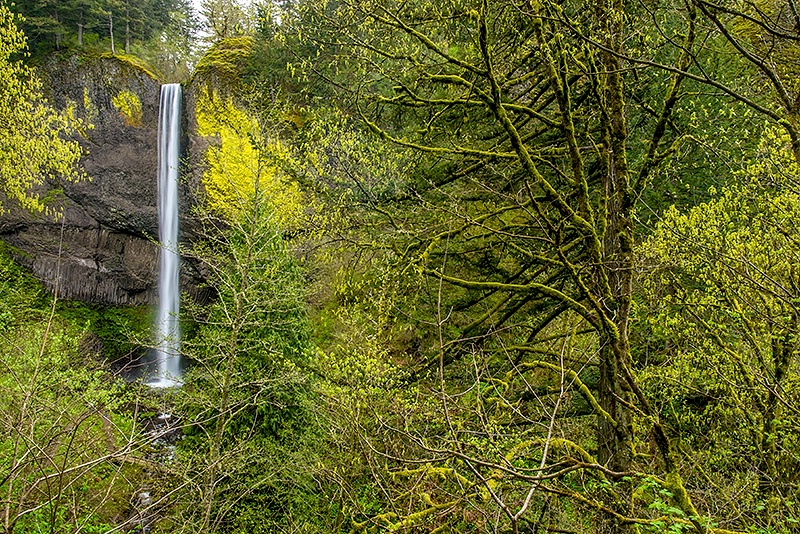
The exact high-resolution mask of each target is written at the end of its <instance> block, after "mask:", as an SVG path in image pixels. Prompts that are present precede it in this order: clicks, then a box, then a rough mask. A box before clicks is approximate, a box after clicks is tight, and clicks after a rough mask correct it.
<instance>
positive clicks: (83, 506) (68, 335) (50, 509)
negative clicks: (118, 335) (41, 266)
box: [0, 249, 141, 533]
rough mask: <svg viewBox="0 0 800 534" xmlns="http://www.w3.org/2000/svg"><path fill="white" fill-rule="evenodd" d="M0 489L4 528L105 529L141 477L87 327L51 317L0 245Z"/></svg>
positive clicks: (117, 387) (113, 383) (128, 427)
mask: <svg viewBox="0 0 800 534" xmlns="http://www.w3.org/2000/svg"><path fill="white" fill-rule="evenodd" d="M0 271H1V272H2V275H3V276H2V277H0V280H2V282H1V283H0V308H2V309H3V314H2V319H0V371H2V372H0V389H2V391H3V395H2V396H0V465H1V466H2V471H0V481H2V482H0V492H2V494H3V495H4V500H3V505H2V512H3V520H2V521H3V523H2V524H3V529H4V531H5V532H12V531H13V532H22V533H34V532H42V531H47V532H63V531H73V530H76V529H81V530H82V531H87V532H99V531H105V530H106V529H108V528H110V525H111V524H112V523H113V522H115V521H118V520H119V517H120V515H121V514H124V513H125V511H126V510H127V508H128V506H129V497H130V494H131V492H132V491H133V489H134V487H135V484H137V482H138V480H139V479H140V478H139V477H140V476H141V470H140V469H139V468H138V467H135V466H134V465H133V464H127V463H124V462H120V460H121V459H123V458H126V457H128V456H129V455H131V454H132V453H133V452H134V451H135V450H136V448H137V445H138V443H137V442H136V440H137V439H138V435H137V433H136V432H135V431H134V426H133V424H132V421H131V420H130V419H129V418H128V416H127V414H126V405H127V403H128V402H129V400H130V396H129V395H128V393H129V392H128V391H127V389H126V388H125V387H124V385H123V384H122V383H121V382H119V381H117V380H115V379H114V378H113V377H112V376H110V375H109V373H108V372H107V370H106V369H105V368H104V367H102V366H101V365H100V364H99V363H98V358H99V356H100V355H99V354H98V353H96V352H94V346H93V344H92V343H90V342H89V343H87V341H90V338H91V336H90V334H89V332H88V330H87V327H86V324H85V323H84V322H83V321H82V320H80V319H78V318H77V317H76V316H75V315H74V314H70V313H60V312H59V313H55V314H53V312H54V311H55V310H54V309H53V308H52V306H53V303H52V299H51V298H50V297H48V296H46V293H45V291H44V288H43V287H42V286H41V284H39V283H37V282H35V281H34V280H33V279H32V277H31V276H30V275H28V274H27V273H25V272H24V271H23V270H22V269H21V268H20V267H19V266H17V265H16V264H14V262H13V261H12V260H11V258H10V256H9V255H8V254H7V251H6V250H5V249H3V250H2V251H0Z"/></svg>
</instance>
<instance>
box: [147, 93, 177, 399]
mask: <svg viewBox="0 0 800 534" xmlns="http://www.w3.org/2000/svg"><path fill="white" fill-rule="evenodd" d="M180 126H181V86H180V84H177V83H172V84H166V85H162V86H161V104H160V109H159V117H158V239H159V243H160V245H161V261H160V266H159V275H158V318H157V320H156V340H155V341H156V350H155V356H156V363H157V365H158V370H157V372H156V375H155V376H153V377H151V378H150V380H148V384H149V385H150V386H152V387H172V386H179V385H181V383H182V380H181V362H180V358H181V356H180V351H181V340H180V327H179V323H178V314H179V312H180V286H179V280H178V271H179V269H180V257H179V254H178V158H179V156H180V137H181V136H180V133H181V132H180Z"/></svg>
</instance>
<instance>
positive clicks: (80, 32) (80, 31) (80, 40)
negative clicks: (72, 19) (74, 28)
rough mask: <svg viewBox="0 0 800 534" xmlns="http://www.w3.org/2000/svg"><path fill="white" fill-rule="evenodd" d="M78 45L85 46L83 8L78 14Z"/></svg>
mask: <svg viewBox="0 0 800 534" xmlns="http://www.w3.org/2000/svg"><path fill="white" fill-rule="evenodd" d="M78 46H83V8H81V11H80V15H79V16H78Z"/></svg>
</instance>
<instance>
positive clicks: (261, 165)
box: [196, 91, 305, 228]
mask: <svg viewBox="0 0 800 534" xmlns="http://www.w3.org/2000/svg"><path fill="white" fill-rule="evenodd" d="M196 113H197V123H198V133H199V134H200V135H203V136H208V137H215V138H216V139H217V140H218V143H217V144H216V146H211V147H210V148H209V149H208V150H207V151H206V154H205V162H206V165H207V167H206V171H205V172H204V173H203V187H204V190H205V191H204V192H205V195H206V205H207V207H208V208H209V209H210V210H211V211H213V212H215V213H216V214H218V215H221V216H223V217H225V218H229V219H235V218H237V217H239V214H240V213H241V212H242V211H243V210H247V209H249V205H250V203H251V202H252V197H253V196H254V195H256V194H258V195H264V198H265V199H267V200H266V201H267V202H268V203H269V206H270V209H271V210H272V213H273V216H274V217H275V222H276V224H279V225H281V226H282V227H284V228H290V227H294V226H297V225H298V224H299V223H300V220H301V218H302V214H303V207H304V203H305V200H304V195H303V194H302V193H301V191H300V189H299V188H298V186H297V185H296V184H295V183H294V182H293V181H291V180H289V179H288V178H289V177H288V176H287V174H286V172H285V171H284V169H286V168H288V167H291V166H292V165H293V155H292V153H291V152H290V150H289V149H288V148H287V147H286V145H285V144H284V143H282V142H281V141H280V140H279V139H277V138H273V137H271V136H269V134H268V132H267V131H265V128H266V127H267V126H268V125H266V124H263V120H260V119H258V118H256V117H253V116H252V115H251V114H249V113H248V112H247V111H245V110H242V109H241V108H239V107H237V106H236V104H235V103H234V101H233V99H232V98H231V97H222V96H220V95H218V94H217V93H216V92H212V91H209V92H207V93H202V94H201V96H200V97H199V98H198V101H197V105H196Z"/></svg>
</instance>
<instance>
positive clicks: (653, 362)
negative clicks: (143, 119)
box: [0, 0, 800, 534]
mask: <svg viewBox="0 0 800 534" xmlns="http://www.w3.org/2000/svg"><path fill="white" fill-rule="evenodd" d="M133 4H134V2H125V1H123V0H114V1H113V2H112V1H111V0H106V1H89V0H85V1H71V2H58V3H56V2H48V1H46V0H38V1H36V2H31V3H27V4H26V5H25V7H23V8H17V9H19V10H21V11H23V12H24V13H23V14H24V15H25V17H26V19H25V21H24V22H23V23H22V24H23V25H22V26H21V27H22V28H23V30H24V31H25V32H26V33H27V34H29V40H30V42H31V43H32V48H33V51H34V55H39V54H44V53H45V52H48V51H52V50H57V49H59V48H62V47H74V46H83V45H84V44H85V43H87V42H89V41H90V40H92V39H96V40H97V41H98V42H100V41H102V40H103V39H106V37H108V39H109V40H110V42H114V39H115V37H113V36H112V32H113V33H114V35H117V36H121V37H117V38H118V39H123V40H124V43H125V49H126V50H128V51H135V48H136V46H137V45H138V44H141V45H142V47H143V48H142V49H141V50H146V49H147V47H148V46H150V47H151V48H150V50H151V51H152V50H153V48H152V43H159V42H160V43H166V42H178V41H170V40H169V38H168V37H167V36H170V35H171V36H173V37H174V36H184V37H187V38H188V36H189V34H190V33H191V32H192V31H195V30H192V29H191V28H192V27H193V26H191V24H195V22H192V21H193V20H194V19H193V17H192V15H191V9H190V7H189V6H188V4H187V3H186V2H182V1H178V0H154V1H153V2H150V3H147V2H138V3H135V4H136V5H135V6H134V5H133ZM0 13H2V11H0ZM201 13H202V14H203V16H204V17H205V23H204V24H205V26H204V27H205V32H206V33H205V40H206V41H208V42H209V43H213V44H212V45H211V47H210V48H209V50H208V51H207V53H206V55H205V56H204V57H203V58H202V59H201V60H200V61H199V62H198V63H197V69H196V70H195V72H194V77H193V79H192V81H191V82H190V84H189V85H190V87H191V88H192V89H193V90H195V91H196V94H197V95H198V96H197V98H196V100H195V105H196V106H197V109H196V111H197V117H196V118H197V121H198V131H197V132H193V134H195V133H196V135H197V136H198V137H199V138H202V139H203V142H205V143H207V144H208V146H209V147H210V148H208V150H207V151H206V152H205V154H204V157H203V159H202V162H201V164H202V174H201V176H202V180H200V181H201V182H202V184H203V188H202V192H198V198H200V199H202V200H203V201H204V202H205V205H203V206H201V207H200V208H199V209H198V210H197V211H196V212H194V213H192V217H193V223H194V224H195V226H194V228H195V231H196V236H195V239H194V241H193V242H192V243H187V246H186V250H185V253H186V256H187V258H192V261H194V262H196V264H197V265H200V267H198V270H199V271H200V272H202V273H204V275H205V277H206V280H207V283H208V286H209V288H210V289H211V290H212V292H213V294H214V298H213V299H211V302H203V301H201V300H200V299H193V298H192V297H190V296H189V295H187V296H185V297H184V299H185V300H186V301H187V302H186V304H187V309H188V310H190V313H189V314H187V318H186V319H185V321H186V323H187V326H188V328H186V340H185V346H186V347H187V348H186V355H187V356H188V357H190V358H191V360H192V361H193V362H194V365H193V366H192V367H190V369H189V371H188V372H187V377H186V382H185V386H184V387H183V388H182V389H180V390H176V391H171V392H167V393H165V394H164V395H163V396H157V395H152V394H149V393H147V392H142V391H141V390H137V389H136V386H134V385H130V384H128V385H121V384H119V383H115V384H116V385H115V386H113V387H118V388H120V389H121V390H124V391H126V392H128V394H130V395H132V396H136V398H137V399H140V400H141V402H142V405H143V406H147V407H148V409H150V410H151V411H152V410H156V407H157V408H158V409H161V408H162V407H164V406H166V409H168V410H172V409H175V410H176V412H179V413H180V414H181V417H183V418H184V419H183V420H182V422H181V425H180V428H179V433H180V435H181V436H182V438H181V440H179V441H178V442H177V445H176V448H175V451H176V452H175V454H176V456H175V460H174V461H173V460H170V461H161V463H159V462H153V461H152V456H147V453H145V452H143V451H145V450H146V449H147V448H148V447H149V445H146V443H147V442H146V437H145V436H144V433H142V434H137V433H136V432H135V431H133V430H131V431H130V432H128V433H123V435H124V436H126V438H127V439H128V441H127V442H126V443H125V447H127V448H125V451H127V452H124V453H123V452H119V453H118V454H119V455H120V456H121V457H124V458H126V461H129V462H130V464H131V465H136V466H141V465H146V466H148V469H149V470H150V471H149V472H148V473H147V474H143V473H140V472H137V471H136V470H135V469H132V470H131V471H130V472H128V471H125V477H127V478H125V480H132V481H135V482H132V483H131V485H130V487H128V488H127V489H126V488H122V489H120V488H119V487H117V486H115V485H110V484H109V483H108V479H107V478H104V477H102V476H98V477H96V478H95V479H94V481H92V482H87V483H88V484H90V485H92V484H97V485H99V486H100V487H104V488H106V489H107V490H108V495H109V496H110V495H112V494H113V495H119V494H125V495H133V494H134V493H135V491H139V486H142V485H144V484H145V483H143V482H141V480H142V479H141V478H137V477H147V476H149V477H152V478H150V479H148V482H147V483H146V485H147V488H148V491H149V492H150V493H152V495H153V496H156V499H155V502H157V503H158V504H157V505H153V506H152V507H149V506H150V505H147V506H145V508H146V509H147V510H148V511H149V512H152V514H151V515H150V516H148V517H152V518H153V519H152V521H153V523H152V525H148V528H152V529H153V531H154V532H175V531H186V532H219V533H223V532H225V533H234V532H242V531H249V532H260V531H263V532H275V531H281V532H294V531H297V532H353V533H361V532H365V533H372V532H398V531H402V532H432V533H433V532H437V533H438V532H487V533H488V532H492V533H496V532H502V533H513V534H519V533H523V532H524V533H539V532H561V533H578V532H581V533H582V532H597V533H599V534H610V533H613V534H618V533H619V534H633V533H637V534H639V533H642V534H643V533H650V532H652V533H656V532H659V533H660V532H672V533H681V532H694V533H697V534H707V533H711V534H730V533H742V534H744V533H749V534H777V533H781V534H783V533H790V532H795V531H796V530H797V525H798V523H800V509H798V504H797V503H798V502H800V501H798V498H800V487H798V476H797V473H798V470H800V458H798V455H797V448H798V438H797V436H798V435H800V433H799V432H800V404H798V400H797V399H798V393H800V391H798V387H800V375H799V374H798V372H800V368H798V348H799V347H798V325H800V313H798V312H799V310H798V302H800V300H798V297H799V296H800V280H798V258H800V235H798V231H797V226H798V225H797V220H798V217H800V203H799V202H800V197H799V196H798V195H799V194H800V190H798V173H799V172H800V84H799V83H798V79H799V78H798V74H800V66H798V64H797V63H798V58H799V57H800V56H798V55H797V45H798V42H800V7H798V6H797V5H796V3H795V2H794V0H758V1H738V0H732V1H730V2H720V3H715V2H711V1H707V0H686V1H676V0H655V1H647V2H623V1H622V0H604V1H601V2H588V1H582V0H567V1H555V0H552V1H551V0H542V1H539V2H518V1H516V0H493V1H490V0H446V1H441V2H439V1H436V2H433V1H425V0H414V1H410V2H402V3H397V2H391V1H388V0H386V1H385V0H359V1H350V0H337V1H331V2H327V1H320V2H317V1H313V0H309V1H303V0H298V1H295V2H292V1H286V2H257V3H256V5H255V6H254V10H252V11H247V10H246V9H244V7H243V6H242V4H240V3H239V2H236V1H233V0H207V1H205V2H203V3H202V8H201ZM253 13H255V14H256V15H255V17H254V16H253ZM9 20H10V19H9ZM7 28H8V31H7V32H6V33H4V34H2V36H0V37H2V38H3V43H2V45H3V46H5V47H6V48H4V49H3V50H8V53H7V54H6V55H5V56H3V57H5V58H6V62H5V63H6V65H7V66H8V68H9V69H10V70H9V71H8V72H10V73H11V74H10V75H9V76H10V77H9V80H12V81H13V80H20V79H28V78H26V77H25V76H27V75H28V73H29V71H28V70H25V69H27V67H23V66H22V65H21V64H20V63H18V62H16V63H15V62H14V61H13V57H11V55H13V54H17V53H19V50H20V46H21V43H22V37H21V35H20V34H19V32H17V31H15V30H14V29H13V24H11V23H10V22H9V23H8V24H7ZM186 32H189V33H186ZM90 36H93V37H90ZM121 42H123V41H121ZM147 43H150V45H147ZM167 48H168V47H167ZM173 73H174V74H176V75H177V74H178V73H179V71H178V70H173ZM187 76H188V74H187ZM9 83H11V82H9ZM30 87H31V88H29V89H25V91H23V92H22V93H20V94H22V95H23V96H22V97H21V98H22V100H23V101H24V102H28V103H31V102H32V103H34V104H35V103H38V102H39V101H40V100H39V98H38V97H37V96H36V95H37V92H36V89H37V86H35V85H33V86H30ZM31 105H33V104H31ZM31 109H33V108H31ZM36 109H38V108H36ZM30 113H33V112H30ZM32 116H34V115H32ZM50 116H51V115H47V117H50ZM53 116H55V115H53ZM53 120H55V119H53ZM64 120H67V119H64ZM35 123H36V124H41V120H39V119H37V120H36V121H35ZM36 157H37V158H40V156H38V155H37V156H36ZM69 157H70V155H69V154H66V155H65V154H61V155H59V154H54V158H56V159H55V160H54V161H58V162H60V163H59V164H66V163H69V162H73V160H71V159H69ZM37 161H38V160H37ZM4 168H9V167H8V166H6V167H3V166H0V172H2V169H4ZM0 177H2V178H3V180H4V182H3V184H4V186H5V187H6V188H7V190H8V191H12V189H9V187H11V186H10V185H9V184H13V183H14V182H13V177H12V176H11V175H10V174H8V173H7V174H5V175H0ZM7 270H8V271H9V272H10V273H12V272H13V273H16V271H14V270H13V267H11V266H10V264H9V266H7ZM14 275H15V276H21V275H17V274H14ZM0 295H2V296H3V298H4V299H6V300H7V301H8V302H11V303H13V306H10V307H9V309H10V310H12V311H11V312H10V313H11V314H12V316H11V318H9V319H8V320H7V324H9V325H11V324H14V325H19V326H18V327H16V328H18V329H17V330H14V333H13V335H16V336H22V335H24V332H25V331H26V330H25V329H26V328H31V327H30V325H27V326H26V323H24V321H23V320H22V319H21V318H20V317H22V312H18V311H17V310H18V309H20V307H21V305H20V304H19V300H20V299H19V298H17V297H14V294H13V292H9V291H8V290H6V293H3V294H0ZM15 299H16V300H15ZM52 309H53V310H56V309H57V307H56V306H55V305H54V306H53V308H52ZM53 313H55V311H54V312H53ZM5 331H6V332H11V331H12V330H5ZM31 331H33V330H31ZM63 331H64V332H70V333H71V332H73V330H70V329H69V327H64V330H63ZM36 332H37V336H38V335H41V334H40V333H38V331H36ZM8 335H9V336H12V334H8ZM65 335H66V334H65ZM76 335H77V334H76ZM45 346H46V344H45V343H43V344H42V347H45ZM65 346H68V344H67V345H65ZM42 351H43V352H42V354H45V352H46V351H44V349H42ZM33 353H34V351H31V350H28V351H27V353H26V354H27V356H25V357H26V358H28V359H30V358H35V356H31V354H33ZM98 357H99V358H100V359H102V355H100V356H98ZM95 363H96V362H95ZM76 365H77V364H76ZM86 365H88V364H86V363H85V362H84V366H86ZM6 366H7V367H9V368H10V367H11V365H10V364H6ZM32 367H33V368H35V366H32ZM83 368H84V369H85V367H83ZM15 369H16V368H15ZM15 372H18V373H21V374H22V373H23V372H24V371H16V370H15ZM29 373H30V372H29ZM25 376H27V377H29V378H28V380H29V381H28V382H25V381H23V380H20V381H19V383H20V384H25V383H30V384H34V383H35V381H36V377H37V375H36V373H35V372H34V373H33V374H28V375H25ZM30 377H32V378H30ZM92 387H93V388H100V389H102V388H108V387H110V386H108V385H107V384H97V385H94V386H92ZM29 391H39V390H38V388H32V389H30V390H29ZM115 391H116V390H115ZM26 395H28V396H29V397H31V396H32V395H33V393H26V390H25V389H24V388H21V389H20V393H19V394H18V397H19V398H21V399H25V398H26ZM137 402H139V400H137ZM134 404H135V405H136V406H137V409H138V406H139V405H138V404H136V403H134V402H133V401H131V403H130V404H129V405H134ZM18 405H19V406H23V407H24V406H25V404H24V402H23V401H21V404H20V403H18V404H15V405H14V406H12V408H14V409H16V406H18ZM109 406H110V408H109V410H112V412H111V413H112V415H111V416H113V417H114V418H119V419H120V420H126V421H128V423H127V424H128V425H130V427H135V426H136V423H137V422H138V419H136V418H137V417H138V415H132V414H131V413H127V412H126V411H125V410H126V408H125V407H124V406H119V405H117V404H113V403H109ZM12 408H9V409H8V412H9V413H14V414H15V416H18V417H19V420H25V417H31V415H30V413H29V412H28V411H26V410H27V409H25V410H22V411H21V412H14V409H12ZM111 416H110V417H111ZM43 417H46V416H43ZM37 425H38V426H37ZM40 426H42V427H46V421H45V422H41V421H39V420H37V422H36V424H35V425H34V424H31V425H30V427H31V428H40ZM4 428H6V427H4ZM10 428H13V425H7V428H6V429H5V430H4V432H6V434H5V435H4V439H6V442H4V443H6V445H7V446H5V447H4V448H2V449H0V451H5V452H3V453H2V454H6V455H7V456H8V457H9V458H11V460H10V461H9V462H7V463H8V465H12V466H21V465H23V464H24V462H23V461H22V460H23V458H22V457H21V455H20V454H19V453H18V452H15V451H20V450H23V449H22V448H20V447H21V446H11V445H10V444H12V443H17V444H19V443H21V441H20V439H21V438H19V435H18V434H14V433H13V432H12V431H11V430H9V429H10ZM120 428H128V427H127V426H125V424H122V423H120ZM43 435H45V434H43ZM98 435H99V436H100V437H102V435H101V434H100V433H98ZM114 435H116V434H114ZM14 436H16V437H14ZM14 439H16V441H13V440H14ZM53 439H55V438H53ZM116 439H118V440H121V439H122V438H121V437H119V436H118V437H117V438H116ZM29 441H30V442H32V443H35V441H36V438H35V437H31V438H30V439H29ZM26 443H27V442H26ZM132 443H136V444H139V445H140V446H138V447H135V446H133V445H131V444H132ZM120 447H122V446H120ZM30 450H32V451H33V450H35V448H31V449H30ZM53 450H59V451H60V450H61V449H58V447H55V448H54V449H53ZM113 450H114V451H122V450H123V449H122V448H117V449H113ZM8 451H11V452H8ZM30 454H32V455H33V454H34V453H33V452H31V453H30ZM59 454H60V453H59ZM94 454H95V455H99V454H100V453H94ZM112 456H114V458H116V457H117V452H114V454H112ZM37 458H38V456H37ZM64 458H65V460H64V463H63V465H65V466H66V465H68V464H69V461H67V460H68V459H70V458H71V457H69V454H68V453H66V452H65V453H64ZM103 458H105V457H103ZM102 461H105V459H104V460H102ZM15 469H16V470H14V469H12V471H11V473H10V475H9V476H7V477H6V478H5V482H2V484H0V489H1V490H2V493H3V494H5V495H9V497H8V499H7V501H8V504H6V508H7V509H8V510H10V509H11V508H13V506H12V504H10V503H12V502H13V503H14V506H16V507H17V508H15V510H19V513H18V517H19V518H20V519H19V521H20V524H25V521H28V520H30V521H34V519H23V518H24V517H25V516H26V514H27V512H26V511H25V509H24V508H25V507H24V505H25V504H26V502H27V501H25V502H23V501H24V499H23V493H24V491H23V489H20V488H34V489H37V488H39V486H37V484H38V482H37V481H38V480H43V479H46V480H51V479H54V478H57V476H56V475H51V474H50V473H51V471H47V472H46V473H45V471H44V470H43V471H42V473H44V474H42V475H41V477H40V478H39V479H37V478H36V477H35V476H33V475H31V476H29V477H28V478H25V476H23V474H26V475H27V472H26V471H25V470H24V469H23V468H22V467H15ZM48 469H49V468H48ZM65 469H66V468H65ZM53 472H57V469H56V470H55V471H53ZM119 472H120V473H122V470H120V471H119ZM120 476H122V475H120ZM42 477H44V478H42ZM115 480H116V479H115ZM26 481H28V482H26ZM26 483H27V484H28V485H27V486H26V485H25V484H26ZM103 484H105V486H103ZM120 484H121V483H120ZM137 484H139V486H137ZM122 485H123V486H124V484H122ZM134 486H136V489H134ZM53 487H56V486H55V485H54V486H53ZM14 488H17V489H16V490H15V489H14ZM62 489H63V488H58V487H57V488H56V493H57V494H58V496H57V497H48V498H47V499H44V497H42V499H43V501H42V502H45V503H46V505H45V504H41V505H39V504H36V503H33V504H29V506H30V507H31V508H33V507H35V506H41V507H43V509H47V510H52V516H51V522H50V524H51V525H54V524H55V523H56V519H55V518H56V517H58V518H59V521H61V520H63V521H64V524H67V523H69V522H70V521H72V522H73V523H74V524H75V525H78V524H81V523H80V522H82V521H85V522H89V523H91V522H92V521H95V519H96V523H97V524H98V525H99V524H101V523H102V524H104V523H103V522H108V521H112V520H111V519H110V518H111V516H112V515H113V514H106V515H103V514H102V513H100V512H98V517H97V518H95V519H92V518H88V519H87V516H86V515H85V514H83V511H84V508H81V507H82V506H84V505H80V506H79V505H78V504H74V505H70V504H67V503H66V502H62V500H61V498H60V495H61V493H59V492H61V491H62ZM64 491H66V490H65V489H64ZM126 491H127V492H128V493H127V494H126V493H125V492H126ZM15 492H16V493H15ZM29 494H31V495H33V494H36V495H37V496H38V495H39V494H38V493H36V492H34V491H33V490H31V491H29V492H28V493H24V495H25V496H27V495H29ZM42 494H44V492H42ZM48 495H49V494H48ZM26 498H27V497H26ZM136 499H138V497H136V498H133V497H130V498H129V501H130V502H134V501H136ZM111 500H113V499H111V498H110V497H109V502H110V501H111ZM122 500H124V499H122ZM89 501H90V500H86V501H85V502H89ZM79 502H84V501H81V500H80V499H78V498H75V499H73V503H79ZM136 502H139V501H136ZM70 506H72V508H70ZM137 506H139V505H138V504H137ZM142 506H144V505H142ZM59 507H61V508H59ZM148 507H149V508H148ZM123 508H124V506H123ZM37 509H38V508H37ZM67 510H69V511H70V513H71V514H72V515H71V516H70V515H69V514H67V513H66V511H67ZM97 510H101V507H100V506H99V505H98V507H97ZM58 514H62V515H58ZM6 515H7V517H10V516H11V515H12V514H11V513H10V512H9V513H8V514H6ZM101 516H102V517H101ZM29 517H31V518H35V517H37V516H35V514H33V513H31V514H30V515H29ZM63 517H73V518H74V519H72V520H70V519H62V518H63ZM37 520H38V519H37ZM6 523H7V524H6V530H8V531H10V527H9V523H10V521H9V520H7V521H6ZM29 524H35V521H34V523H29ZM26 528H27V527H26ZM23 531H24V530H23Z"/></svg>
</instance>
